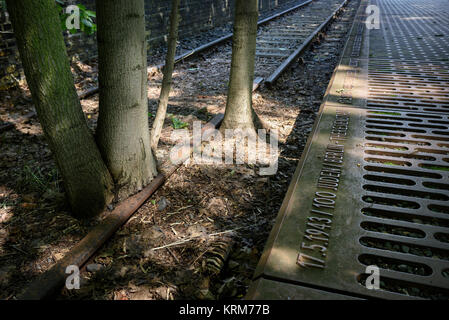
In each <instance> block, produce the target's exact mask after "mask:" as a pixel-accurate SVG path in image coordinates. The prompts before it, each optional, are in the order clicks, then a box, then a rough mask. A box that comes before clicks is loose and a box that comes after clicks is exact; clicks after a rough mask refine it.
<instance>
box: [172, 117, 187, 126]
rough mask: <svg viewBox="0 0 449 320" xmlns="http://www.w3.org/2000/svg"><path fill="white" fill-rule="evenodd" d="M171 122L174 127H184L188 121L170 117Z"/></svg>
mask: <svg viewBox="0 0 449 320" xmlns="http://www.w3.org/2000/svg"><path fill="white" fill-rule="evenodd" d="M171 123H172V126H173V128H174V129H184V128H186V127H188V126H189V124H188V123H186V122H182V121H181V120H179V119H178V118H176V117H172V118H171Z"/></svg>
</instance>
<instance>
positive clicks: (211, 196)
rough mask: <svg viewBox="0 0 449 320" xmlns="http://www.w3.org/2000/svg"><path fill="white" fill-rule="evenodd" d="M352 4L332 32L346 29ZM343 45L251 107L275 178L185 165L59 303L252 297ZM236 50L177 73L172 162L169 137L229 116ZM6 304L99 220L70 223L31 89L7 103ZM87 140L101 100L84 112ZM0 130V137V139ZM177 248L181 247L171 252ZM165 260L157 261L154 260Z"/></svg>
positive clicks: (153, 83) (154, 85) (163, 146)
mask: <svg viewBox="0 0 449 320" xmlns="http://www.w3.org/2000/svg"><path fill="white" fill-rule="evenodd" d="M356 4H357V1H351V3H350V4H349V5H348V6H347V8H346V9H345V11H344V14H342V15H341V16H340V18H338V19H337V20H336V22H334V23H333V24H332V25H331V26H330V30H331V29H332V28H343V29H342V30H343V31H345V32H346V33H347V32H348V31H349V28H350V26H351V23H339V21H340V20H341V19H342V18H345V19H346V21H348V20H349V21H352V15H353V14H354V13H355V10H356V8H357V6H356ZM345 40H346V37H345V36H343V37H341V38H340V39H335V38H333V39H332V41H326V37H325V38H324V39H322V40H321V43H319V42H317V43H315V44H314V45H313V47H312V48H311V49H310V50H308V51H307V53H306V54H305V55H304V56H303V57H302V59H300V61H297V62H296V63H294V64H293V65H292V66H291V68H290V70H289V71H287V72H285V73H284V74H283V75H282V76H281V78H280V79H279V80H278V82H277V84H276V85H275V86H274V87H273V88H272V89H269V88H266V87H262V88H261V89H260V90H259V91H257V92H256V93H255V94H254V95H253V102H254V108H255V110H256V112H257V113H258V115H259V116H260V117H261V118H262V119H263V120H264V121H265V123H266V124H267V125H268V126H269V127H270V128H275V129H277V130H278V132H279V154H278V155H279V158H278V161H279V162H278V170H277V172H276V173H275V174H274V175H271V176H262V175H259V169H260V168H259V166H258V165H248V164H243V165H237V164H232V165H224V164H223V165H210V164H194V163H191V164H187V165H183V166H182V167H181V168H180V169H178V170H177V171H176V172H175V173H174V174H173V175H172V176H171V177H170V178H169V179H168V181H167V182H166V183H165V184H164V185H163V186H162V187H161V188H159V189H158V190H157V192H156V193H155V194H154V195H153V196H152V197H150V199H149V200H148V201H146V202H145V203H144V204H143V205H142V207H141V208H140V209H139V210H138V211H137V212H136V213H135V214H134V215H133V216H132V217H131V219H130V220H129V221H128V222H127V223H126V224H125V225H124V226H123V227H122V228H121V229H120V230H119V231H118V232H117V233H116V234H115V235H114V236H113V237H112V238H111V239H110V240H109V241H108V242H107V243H106V244H105V245H104V246H103V247H102V248H101V249H100V251H99V252H97V254H96V255H95V256H94V257H93V258H92V259H91V261H90V262H89V268H88V271H87V272H84V273H83V274H82V281H81V288H80V289H79V290H71V291H69V290H67V289H64V290H62V292H61V295H60V296H59V298H60V299H115V300H129V299H240V298H242V297H244V295H245V294H246V291H247V288H248V285H249V283H250V281H251V277H252V275H253V273H254V270H255V267H256V265H257V262H258V260H259V258H260V254H261V252H262V251H263V248H264V245H265V242H266V240H267V238H268V234H269V232H270V230H271V228H272V226H273V221H274V219H275V217H276V215H277V213H278V210H279V208H280V206H281V203H282V200H283V198H284V195H285V192H286V191H287V188H288V185H289V183H290V180H291V177H292V175H293V173H294V171H295V169H296V165H297V162H298V160H299V158H300V157H301V153H302V151H303V148H304V146H305V144H306V141H307V138H308V135H309V133H310V131H311V129H312V126H313V122H314V120H315V117H316V115H317V112H318V110H319V107H320V104H321V102H322V99H323V95H324V93H325V91H326V88H327V85H328V82H329V80H330V78H331V75H332V72H333V70H334V68H335V66H336V65H337V63H338V60H339V55H340V53H341V51H342V48H343V45H344V43H345ZM230 48H231V46H230V44H226V45H224V46H221V47H219V48H216V49H214V50H211V51H209V52H207V53H204V54H202V55H200V56H199V57H197V58H194V59H192V60H189V61H187V62H184V63H182V64H179V65H177V66H176V67H175V71H174V88H173V90H172V94H171V97H170V103H169V108H168V113H169V114H168V115H167V119H166V123H165V128H164V130H163V135H162V137H161V142H160V150H159V151H158V154H157V156H158V159H159V160H160V162H162V160H164V159H166V158H167V156H168V154H169V151H170V148H171V147H172V146H173V143H174V142H173V141H172V140H171V139H170V136H171V133H172V132H173V130H174V127H184V126H185V127H187V128H189V129H191V127H192V123H193V121H198V120H199V121H202V123H203V124H204V123H206V122H207V121H208V120H210V119H211V118H212V117H213V116H214V115H216V114H218V113H223V112H224V108H225V104H226V93H227V92H226V90H227V82H228V78H229V65H230V63H223V61H230V52H231V50H230ZM72 69H73V73H74V76H75V82H76V83H78V85H77V89H78V90H80V91H82V90H83V86H89V83H93V82H95V77H96V72H95V70H96V65H95V64H92V65H84V64H82V63H79V62H73V63H72ZM161 82H162V74H161V73H159V72H155V73H153V74H150V75H149V92H148V97H149V114H148V117H149V124H150V126H151V124H152V121H153V118H154V115H155V113H156V107H157V99H158V96H159V91H160V84H161ZM0 100H1V101H0V121H1V122H4V123H8V122H9V123H13V124H14V126H12V128H9V129H4V130H2V129H0V144H1V148H2V152H1V154H0V299H13V298H14V297H15V296H16V295H17V294H18V293H19V292H21V291H22V290H23V289H24V288H25V287H26V286H27V284H28V283H29V282H30V281H31V280H33V279H35V278H36V277H37V276H38V275H39V274H41V273H43V272H45V271H46V270H48V269H49V268H50V267H51V266H52V265H53V264H54V263H55V262H56V261H58V260H60V259H61V258H62V257H63V256H64V255H65V254H66V253H67V252H68V251H69V250H70V249H71V248H72V247H73V246H74V245H75V244H76V243H77V242H78V241H79V240H81V239H82V238H83V236H85V235H86V234H87V232H88V231H89V230H90V229H91V228H92V227H93V226H94V225H96V224H97V223H98V222H99V221H100V218H96V219H91V220H89V221H80V220H77V219H75V218H73V217H72V216H71V215H70V210H69V209H68V208H67V206H66V204H65V201H64V193H63V187H62V181H61V179H60V177H59V175H58V171H57V169H56V167H55V164H54V161H53V159H52V155H51V152H50V150H49V149H48V145H47V143H46V141H45V138H44V136H43V135H42V130H41V127H40V125H39V122H38V120H37V118H36V117H29V116H28V115H29V114H30V112H33V111H34V107H33V104H32V101H31V98H30V93H29V91H28V89H27V87H26V84H25V83H22V84H21V86H20V87H17V88H15V89H11V90H9V91H8V93H7V94H6V95H4V94H2V95H1V96H0ZM81 103H82V106H83V110H84V112H85V114H86V119H87V121H88V123H89V126H90V127H91V128H92V130H94V129H95V127H96V119H97V117H98V94H96V95H93V96H91V97H89V98H87V99H83V100H82V101H81ZM0 128H1V127H0ZM177 242H179V244H178V245H172V246H171V244H173V243H177ZM158 248H159V249H158Z"/></svg>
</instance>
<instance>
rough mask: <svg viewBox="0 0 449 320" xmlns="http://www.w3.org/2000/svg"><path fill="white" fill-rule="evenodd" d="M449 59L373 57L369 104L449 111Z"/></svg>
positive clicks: (402, 108) (370, 105)
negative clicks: (421, 59) (422, 59)
mask: <svg viewBox="0 0 449 320" xmlns="http://www.w3.org/2000/svg"><path fill="white" fill-rule="evenodd" d="M448 83H449V62H442V61H434V62H415V61H397V60H377V59H370V61H369V64H368V86H369V92H368V101H367V107H368V108H385V109H399V110H410V111H424V112H436V113H449V86H448Z"/></svg>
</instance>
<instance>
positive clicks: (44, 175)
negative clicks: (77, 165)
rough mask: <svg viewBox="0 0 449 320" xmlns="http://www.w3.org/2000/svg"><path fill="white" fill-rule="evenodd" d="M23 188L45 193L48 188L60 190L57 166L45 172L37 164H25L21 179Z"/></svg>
mask: <svg viewBox="0 0 449 320" xmlns="http://www.w3.org/2000/svg"><path fill="white" fill-rule="evenodd" d="M20 184H21V189H24V190H28V191H33V192H39V193H45V192H46V191H48V190H52V191H56V192H59V188H60V186H59V174H58V171H57V170H56V168H54V169H51V170H50V171H48V172H44V171H43V170H42V169H41V168H39V167H37V166H35V165H29V164H27V165H24V166H23V169H22V172H21V179H20Z"/></svg>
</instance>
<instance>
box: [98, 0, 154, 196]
mask: <svg viewBox="0 0 449 320" xmlns="http://www.w3.org/2000/svg"><path fill="white" fill-rule="evenodd" d="M96 6H97V25H98V32H97V39H98V57H99V88H100V114H99V118H98V127H97V132H96V138H97V143H98V146H99V148H100V151H101V154H102V156H103V159H104V161H105V162H106V165H107V167H108V168H109V171H110V172H111V174H112V177H113V179H114V181H115V183H116V187H117V191H118V198H119V199H123V198H125V197H127V196H129V195H131V194H133V193H135V192H137V191H139V190H141V189H142V188H143V187H144V186H145V185H147V184H148V183H149V182H150V181H151V180H152V179H153V177H154V176H155V175H156V174H157V171H156V163H155V160H154V158H153V154H152V152H151V148H150V133H149V126H148V102H147V101H148V97H147V58H146V57H147V46H146V39H145V11H144V0H114V1H110V0H97V2H96Z"/></svg>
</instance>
